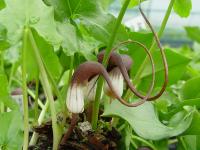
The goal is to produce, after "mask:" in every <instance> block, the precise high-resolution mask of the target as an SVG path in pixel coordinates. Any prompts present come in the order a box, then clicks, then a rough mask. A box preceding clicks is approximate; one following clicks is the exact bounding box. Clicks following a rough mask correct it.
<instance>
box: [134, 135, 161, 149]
mask: <svg viewBox="0 0 200 150" xmlns="http://www.w3.org/2000/svg"><path fill="white" fill-rule="evenodd" d="M131 137H132V139H135V140H138V141H140V142H142V143H144V144H146V145H147V146H149V147H150V148H151V149H152V150H157V148H156V147H155V146H154V145H153V144H151V143H150V142H148V141H146V140H144V139H142V138H140V137H138V136H135V135H132V136H131Z"/></svg>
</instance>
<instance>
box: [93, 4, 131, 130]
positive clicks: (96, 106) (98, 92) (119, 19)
mask: <svg viewBox="0 0 200 150" xmlns="http://www.w3.org/2000/svg"><path fill="white" fill-rule="evenodd" d="M129 2H130V0H125V2H124V4H123V6H122V8H121V10H120V13H119V15H118V17H117V20H116V22H115V26H114V29H113V31H112V34H111V37H110V40H109V42H108V46H107V49H106V51H105V55H104V58H103V65H104V66H106V64H107V61H108V58H109V55H110V52H111V49H112V46H113V43H114V42H115V39H116V35H117V33H118V29H119V26H120V25H121V22H122V18H123V16H124V14H125V12H126V9H127V7H128V5H129ZM102 87H103V78H102V77H100V79H99V81H98V83H97V90H96V96H95V101H94V105H93V113H92V128H93V129H94V130H95V129H96V128H97V121H98V114H99V105H100V98H101V92H102Z"/></svg>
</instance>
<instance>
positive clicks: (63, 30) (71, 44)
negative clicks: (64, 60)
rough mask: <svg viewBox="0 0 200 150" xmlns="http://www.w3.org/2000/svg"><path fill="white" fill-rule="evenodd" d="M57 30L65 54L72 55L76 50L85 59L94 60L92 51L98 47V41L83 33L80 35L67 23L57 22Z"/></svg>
mask: <svg viewBox="0 0 200 150" xmlns="http://www.w3.org/2000/svg"><path fill="white" fill-rule="evenodd" d="M58 32H59V33H60V35H61V36H62V38H63V41H62V43H61V46H62V47H63V51H64V52H65V54H66V55H67V56H71V55H74V54H75V53H76V52H79V53H81V54H82V55H83V56H84V57H85V58H86V59H87V60H95V59H96V58H95V56H94V55H92V52H93V51H94V50H95V49H96V48H97V47H98V45H99V42H97V41H96V40H95V39H94V38H92V37H89V36H87V35H86V34H83V35H82V37H80V36H79V35H78V34H77V29H76V28H75V27H74V26H73V25H71V24H69V23H58Z"/></svg>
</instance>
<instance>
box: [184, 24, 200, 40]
mask: <svg viewBox="0 0 200 150" xmlns="http://www.w3.org/2000/svg"><path fill="white" fill-rule="evenodd" d="M185 31H186V32H187V36H188V37H189V38H191V39H192V40H194V41H196V42H198V43H200V36H199V35H200V28H199V27H189V26H188V27H185Z"/></svg>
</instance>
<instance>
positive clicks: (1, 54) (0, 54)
mask: <svg viewBox="0 0 200 150" xmlns="http://www.w3.org/2000/svg"><path fill="white" fill-rule="evenodd" d="M0 59H1V69H2V71H4V58H3V51H2V50H0Z"/></svg>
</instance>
